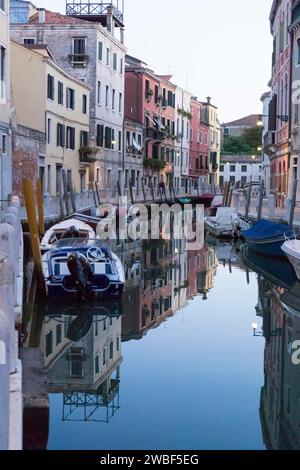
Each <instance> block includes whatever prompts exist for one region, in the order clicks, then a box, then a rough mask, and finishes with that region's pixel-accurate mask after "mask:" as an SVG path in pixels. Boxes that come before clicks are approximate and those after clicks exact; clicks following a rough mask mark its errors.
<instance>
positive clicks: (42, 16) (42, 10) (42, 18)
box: [38, 8, 46, 23]
mask: <svg viewBox="0 0 300 470" xmlns="http://www.w3.org/2000/svg"><path fill="white" fill-rule="evenodd" d="M38 13H39V23H45V22H46V10H45V8H38Z"/></svg>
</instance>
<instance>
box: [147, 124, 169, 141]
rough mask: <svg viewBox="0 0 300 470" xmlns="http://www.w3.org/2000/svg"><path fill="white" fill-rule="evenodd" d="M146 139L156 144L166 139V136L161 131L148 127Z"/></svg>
mask: <svg viewBox="0 0 300 470" xmlns="http://www.w3.org/2000/svg"><path fill="white" fill-rule="evenodd" d="M146 138H147V139H151V140H154V141H156V142H162V141H163V140H164V139H165V138H166V134H165V132H162V131H160V130H159V129H155V128H154V127H147V129H146Z"/></svg>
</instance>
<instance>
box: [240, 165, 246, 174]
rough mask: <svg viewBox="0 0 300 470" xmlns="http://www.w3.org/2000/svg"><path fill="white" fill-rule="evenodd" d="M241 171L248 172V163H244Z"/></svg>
mask: <svg viewBox="0 0 300 470" xmlns="http://www.w3.org/2000/svg"><path fill="white" fill-rule="evenodd" d="M241 171H242V173H247V165H242V167H241Z"/></svg>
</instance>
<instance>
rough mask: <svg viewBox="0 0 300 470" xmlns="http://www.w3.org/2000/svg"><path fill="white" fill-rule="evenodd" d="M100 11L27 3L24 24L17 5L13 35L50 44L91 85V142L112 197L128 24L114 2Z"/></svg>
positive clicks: (99, 177)
mask: <svg viewBox="0 0 300 470" xmlns="http://www.w3.org/2000/svg"><path fill="white" fill-rule="evenodd" d="M14 3H20V2H16V1H15V2H14ZM22 3H24V4H26V3H28V2H22ZM96 10H97V15H96V14H95V15H94V14H93V13H91V14H89V15H87V14H86V13H85V11H86V10H85V9H84V5H83V4H82V5H81V2H79V1H78V2H71V1H70V2H68V1H67V13H68V14H67V15H61V14H59V13H54V12H50V11H47V10H46V11H45V10H43V9H39V11H38V12H37V13H35V14H32V13H33V12H32V10H31V9H30V8H29V7H28V16H27V21H26V22H24V17H22V18H21V20H19V19H18V18H17V17H16V15H15V14H14V11H13V9H12V16H13V17H14V21H18V22H17V23H15V24H12V25H11V36H12V39H14V40H15V41H17V42H20V43H27V44H28V42H31V43H37V44H47V45H48V47H49V49H50V50H51V52H52V53H53V55H54V57H55V59H56V61H57V64H58V65H59V66H60V67H61V68H62V69H64V70H65V71H66V72H68V73H70V74H71V75H74V76H75V77H76V78H77V79H79V80H82V81H84V82H85V83H86V84H87V85H89V87H90V88H91V108H90V136H89V146H90V147H93V148H95V149H98V153H97V156H98V159H97V161H96V162H95V163H94V167H93V171H92V173H93V178H94V179H95V180H96V181H97V182H99V183H100V187H101V189H102V190H103V192H102V196H103V198H104V197H105V198H106V200H108V199H109V197H110V196H111V195H112V194H114V195H115V196H116V195H117V181H118V178H120V177H121V175H122V149H123V121H124V87H125V74H124V64H125V47H124V45H123V39H124V34H123V31H124V25H123V12H121V11H119V10H118V9H117V7H115V6H114V2H111V6H109V7H108V8H105V9H103V7H102V2H101V3H100V2H98V3H97V8H96ZM96 10H95V12H96ZM20 21H21V22H20ZM54 27H55V34H53V28H54ZM117 31H119V35H118V34H117Z"/></svg>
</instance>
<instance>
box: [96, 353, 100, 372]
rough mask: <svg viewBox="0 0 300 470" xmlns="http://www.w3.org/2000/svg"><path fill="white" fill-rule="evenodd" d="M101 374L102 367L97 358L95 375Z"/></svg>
mask: <svg viewBox="0 0 300 470" xmlns="http://www.w3.org/2000/svg"><path fill="white" fill-rule="evenodd" d="M99 372H100V365H99V356H98V355H97V356H96V357H95V374H99Z"/></svg>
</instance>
